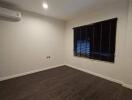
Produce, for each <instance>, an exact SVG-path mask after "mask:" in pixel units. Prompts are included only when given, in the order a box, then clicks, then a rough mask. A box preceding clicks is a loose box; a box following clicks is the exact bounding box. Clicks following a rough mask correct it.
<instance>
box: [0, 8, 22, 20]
mask: <svg viewBox="0 0 132 100" xmlns="http://www.w3.org/2000/svg"><path fill="white" fill-rule="evenodd" d="M21 16H22V15H21V12H19V11H15V10H11V9H7V8H3V7H0V17H2V18H6V19H9V20H14V21H19V20H21Z"/></svg>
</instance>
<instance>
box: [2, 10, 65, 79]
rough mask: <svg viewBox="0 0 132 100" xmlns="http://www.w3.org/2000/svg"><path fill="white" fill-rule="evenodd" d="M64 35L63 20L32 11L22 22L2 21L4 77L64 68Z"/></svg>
mask: <svg viewBox="0 0 132 100" xmlns="http://www.w3.org/2000/svg"><path fill="white" fill-rule="evenodd" d="M63 35H64V22H63V21H59V20H56V19H52V18H49V17H44V16H41V15H36V14H33V13H29V12H23V17H22V20H21V21H20V22H8V21H2V20H0V78H4V77H8V76H12V75H16V74H21V73H25V72H29V71H32V70H38V69H44V68H47V67H51V66H58V65H63V64H64V59H63V57H64V56H63V52H64V47H63V45H64V39H63V38H64V36H63ZM46 56H51V60H47V59H46Z"/></svg>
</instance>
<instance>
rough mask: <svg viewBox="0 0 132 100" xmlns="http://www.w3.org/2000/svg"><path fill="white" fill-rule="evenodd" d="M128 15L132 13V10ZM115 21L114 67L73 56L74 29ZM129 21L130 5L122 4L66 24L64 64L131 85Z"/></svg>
mask: <svg viewBox="0 0 132 100" xmlns="http://www.w3.org/2000/svg"><path fill="white" fill-rule="evenodd" d="M130 9H131V8H130ZM129 12H132V10H131V11H129ZM114 17H118V27H117V38H116V58H115V63H114V64H112V63H107V62H103V61H96V60H90V59H86V58H79V57H75V56H73V30H72V28H73V27H76V26H80V25H85V24H90V23H94V22H98V21H102V20H106V19H110V18H114ZM131 18H132V14H130V15H129V19H130V20H131ZM127 19H128V1H127V0H123V1H121V2H117V3H114V4H111V5H105V6H104V7H102V8H100V9H98V10H96V11H93V12H91V13H87V14H86V13H85V14H83V15H81V16H79V17H77V18H75V19H73V20H71V21H69V22H67V24H66V33H65V52H66V55H65V56H66V58H65V64H67V65H71V66H74V67H76V68H78V69H82V70H85V71H87V72H89V71H91V72H94V73H97V74H101V75H103V76H105V77H110V78H112V79H114V80H119V81H122V82H125V83H127V84H129V85H132V72H131V71H132V60H131V58H132V53H131V51H132V45H131V43H132V38H131V37H132V30H131V29H132V28H130V30H129V33H127ZM131 21H132V20H131ZM131 26H132V23H129V27H131ZM126 48H127V50H126ZM126 54H127V55H126ZM128 56H129V57H128ZM128 62H129V63H128Z"/></svg>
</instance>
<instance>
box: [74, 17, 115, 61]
mask: <svg viewBox="0 0 132 100" xmlns="http://www.w3.org/2000/svg"><path fill="white" fill-rule="evenodd" d="M116 26H117V18H114V19H110V20H105V21H102V22H98V23H93V24H90V25H85V26H80V27H75V28H73V29H74V55H75V56H79V57H87V58H90V59H96V60H103V61H109V62H114V58H115V44H116V43H115V42H116Z"/></svg>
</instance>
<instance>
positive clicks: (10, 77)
mask: <svg viewBox="0 0 132 100" xmlns="http://www.w3.org/2000/svg"><path fill="white" fill-rule="evenodd" d="M59 66H64V64H63V65H56V66H51V67H46V68H42V69H36V70H32V71H29V72H24V73H20V74H16V75H11V76H6V77H0V81H4V80H8V79H12V78H16V77H20V76H25V75H28V74H33V73H37V72H40V71H44V70H48V69H52V68H56V67H59Z"/></svg>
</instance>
